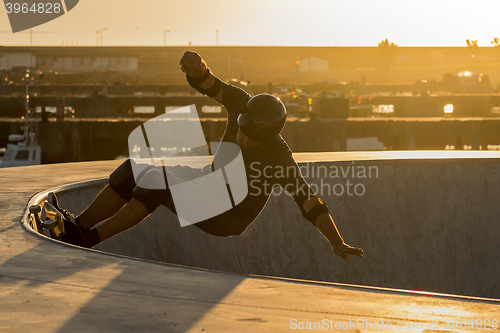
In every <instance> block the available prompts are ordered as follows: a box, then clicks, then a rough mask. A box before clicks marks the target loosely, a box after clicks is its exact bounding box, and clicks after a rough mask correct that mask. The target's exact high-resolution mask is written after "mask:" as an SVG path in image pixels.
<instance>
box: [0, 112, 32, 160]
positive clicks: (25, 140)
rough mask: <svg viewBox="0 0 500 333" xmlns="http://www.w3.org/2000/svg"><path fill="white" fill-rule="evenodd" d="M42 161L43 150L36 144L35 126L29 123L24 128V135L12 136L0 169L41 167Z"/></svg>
mask: <svg viewBox="0 0 500 333" xmlns="http://www.w3.org/2000/svg"><path fill="white" fill-rule="evenodd" d="M41 161H42V148H41V147H40V146H39V145H38V144H37V142H36V136H35V131H34V128H33V125H32V124H30V123H29V122H28V117H26V125H25V126H24V134H10V135H9V143H8V144H7V149H6V151H5V155H4V156H3V158H2V161H1V162H0V168H8V167H16V166H27V165H39V164H41Z"/></svg>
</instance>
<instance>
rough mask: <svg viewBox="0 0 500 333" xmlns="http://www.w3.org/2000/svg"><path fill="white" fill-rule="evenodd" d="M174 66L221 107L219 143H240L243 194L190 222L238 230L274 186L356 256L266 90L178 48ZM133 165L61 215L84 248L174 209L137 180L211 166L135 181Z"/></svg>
mask: <svg viewBox="0 0 500 333" xmlns="http://www.w3.org/2000/svg"><path fill="white" fill-rule="evenodd" d="M180 66H181V70H182V72H184V73H186V79H187V81H188V83H189V84H190V85H191V86H192V87H193V88H194V89H196V90H197V91H199V92H200V93H202V94H204V95H207V96H209V97H211V98H212V99H213V100H215V101H216V102H218V103H220V104H222V105H224V107H225V108H226V110H227V113H228V120H227V126H226V130H225V133H224V136H223V138H222V141H223V142H229V143H236V144H237V145H238V146H239V147H240V149H241V154H242V156H243V160H244V165H245V170H246V175H247V183H248V184H249V192H248V195H247V196H246V197H245V198H244V199H243V200H242V201H241V202H240V203H238V204H237V205H235V206H234V207H233V208H232V209H229V210H228V211H226V212H224V213H222V214H219V215H217V216H215V217H212V218H209V219H206V220H204V221H202V222H199V223H196V224H194V226H196V227H198V228H200V229H202V230H203V231H205V232H207V233H209V234H212V235H215V236H232V235H241V234H242V233H243V232H244V231H245V230H246V229H247V228H248V226H249V225H250V224H251V223H252V222H253V221H254V220H255V219H256V217H257V216H258V215H259V213H260V212H261V210H262V209H263V208H264V206H265V204H266V202H267V200H268V198H269V196H270V194H271V191H270V189H271V188H272V187H273V186H281V187H282V188H283V189H285V190H286V191H287V192H288V193H290V194H291V196H292V197H293V199H294V200H295V202H296V203H297V205H298V207H299V208H300V210H301V212H302V215H303V217H304V218H305V220H308V221H309V222H311V223H312V224H313V225H314V226H315V227H316V228H317V229H318V230H319V231H320V232H321V233H322V234H323V235H324V236H325V237H326V238H327V239H328V241H329V242H330V244H331V246H332V249H333V251H334V253H335V254H336V255H338V256H340V257H342V258H343V259H345V260H349V257H348V255H356V256H358V257H361V258H363V250H362V249H360V248H355V247H351V246H349V245H347V244H346V243H345V242H344V241H343V239H342V237H341V236H340V233H339V232H338V230H337V227H336V226H335V223H334V221H333V219H332V217H331V215H330V214H329V210H328V207H327V205H326V204H325V203H323V202H322V201H321V199H320V198H319V197H318V196H317V195H316V194H315V193H314V191H313V190H312V189H311V188H310V187H309V185H308V184H307V183H306V182H305V180H304V179H303V177H302V175H301V173H300V170H299V167H298V166H297V164H296V162H295V160H294V159H293V156H292V152H291V151H290V148H289V147H288V145H287V144H286V142H285V141H284V140H283V138H282V137H281V135H280V132H281V130H282V128H283V127H284V125H285V122H286V109H285V106H284V105H283V103H282V102H281V101H280V100H279V98H277V97H275V96H273V95H269V94H259V95H256V96H253V97H252V96H250V95H249V94H248V93H246V92H245V91H244V90H242V89H240V88H237V87H234V86H232V85H229V84H226V83H224V82H222V81H221V80H220V79H219V78H217V77H216V76H214V75H213V74H212V72H211V71H210V69H209V67H208V65H207V63H206V62H205V61H204V60H203V59H202V58H201V56H200V55H199V54H197V53H195V52H190V51H187V52H185V54H184V55H183V57H182V58H181V60H180ZM224 157H225V156H224V151H223V150H222V149H219V150H218V151H217V153H216V154H215V156H214V163H213V164H215V162H216V161H217V160H224ZM135 166H136V164H135V162H134V161H133V160H130V159H129V160H127V161H125V162H124V163H123V164H122V165H120V166H119V167H118V168H117V169H116V170H115V171H114V172H113V173H112V174H111V175H110V177H109V184H108V185H106V187H105V188H104V189H103V190H102V191H101V193H99V195H98V196H97V197H96V198H95V199H94V201H93V202H92V203H91V205H90V206H89V207H88V208H87V209H86V210H85V211H84V212H83V213H82V214H80V215H79V216H77V217H72V216H71V214H69V213H68V212H66V211H65V212H64V214H66V216H67V218H68V219H72V220H73V221H74V222H75V223H76V224H77V225H78V226H79V228H80V231H81V233H82V237H83V239H84V246H86V247H89V248H90V247H93V246H95V245H97V244H99V243H100V242H102V241H104V240H106V239H108V238H110V237H112V236H114V235H116V234H118V233H121V232H123V231H125V230H127V229H129V228H132V227H133V226H135V225H137V224H138V223H140V222H141V221H142V220H144V219H145V218H146V217H147V216H148V215H149V214H151V213H152V212H153V211H154V210H155V209H156V208H157V207H158V206H159V205H164V206H166V207H168V208H169V209H170V210H172V211H173V212H174V213H175V206H174V204H173V200H172V196H171V193H170V191H169V189H168V188H167V189H165V190H151V189H147V186H144V184H146V183H149V184H150V183H154V182H157V181H162V179H164V178H163V175H164V173H168V174H169V175H171V176H173V177H174V178H176V179H177V178H178V179H195V178H197V177H201V176H203V175H206V174H208V173H210V172H211V171H212V167H211V166H210V165H209V166H206V167H205V168H203V169H192V168H189V167H180V166H176V167H155V166H149V167H145V168H144V171H143V172H141V174H140V175H139V176H137V179H135V178H134V174H133V171H132V169H133V168H134V167H135ZM162 169H164V170H162ZM280 171H281V173H280ZM169 183H170V180H169ZM141 184H142V185H143V186H142V187H141ZM49 202H50V203H52V204H53V205H54V206H56V207H58V208H59V206H58V203H57V199H56V198H55V196H54V195H52V194H51V195H50V196H49ZM193 208H194V209H196V207H193ZM59 209H60V208H59Z"/></svg>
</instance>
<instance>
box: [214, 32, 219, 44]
mask: <svg viewBox="0 0 500 333" xmlns="http://www.w3.org/2000/svg"><path fill="white" fill-rule="evenodd" d="M215 46H219V29H217V30H215Z"/></svg>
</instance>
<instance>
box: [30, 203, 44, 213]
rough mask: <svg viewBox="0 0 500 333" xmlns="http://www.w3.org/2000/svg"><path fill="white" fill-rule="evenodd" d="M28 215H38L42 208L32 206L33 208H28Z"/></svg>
mask: <svg viewBox="0 0 500 333" xmlns="http://www.w3.org/2000/svg"><path fill="white" fill-rule="evenodd" d="M29 209H30V213H31V214H33V215H34V214H38V213H40V212H41V211H42V208H41V207H40V205H33V206H30V208H29Z"/></svg>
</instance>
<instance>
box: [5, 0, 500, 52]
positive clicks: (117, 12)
mask: <svg viewBox="0 0 500 333" xmlns="http://www.w3.org/2000/svg"><path fill="white" fill-rule="evenodd" d="M5 1H6V2H8V1H12V2H14V1H22V0H5ZM0 8H2V10H1V11H0V45H29V44H30V34H29V30H28V31H24V32H18V33H16V34H13V33H12V30H11V28H10V24H9V20H8V17H7V13H6V11H5V10H4V8H3V6H1V5H0ZM498 9H500V1H498V0H476V1H474V2H473V1H471V0H467V1H463V0H453V1H442V0H433V1H430V0H419V1H411V2H409V1H402V0H380V1H374V0H349V1H345V0H344V1H335V0H309V1H298V0H252V1H243V0H211V1H200V0H175V1H171V0H80V2H79V4H78V5H77V6H76V7H75V8H74V9H73V10H71V11H70V12H68V13H67V14H65V15H64V16H62V17H59V18H57V19H55V20H53V21H51V22H48V23H45V24H43V25H41V26H38V27H35V28H33V45H35V46H37V45H56V46H60V45H63V43H64V45H75V46H76V45H77V44H78V45H79V46H95V45H96V44H97V42H98V40H97V33H96V32H97V30H100V29H102V28H106V29H107V30H106V31H104V33H103V36H102V37H103V45H105V46H118V45H131V46H146V45H148V46H162V45H163V44H164V31H165V30H169V31H170V32H168V33H166V38H167V45H175V46H182V45H186V46H187V45H188V44H189V43H192V45H216V40H217V32H216V30H219V32H218V41H219V45H248V46H251V45H262V46H273V45H276V46H377V44H378V43H379V42H380V41H382V40H384V39H386V38H388V39H389V41H390V42H393V43H396V44H397V45H398V46H466V42H465V40H466V39H471V40H477V41H478V45H479V46H491V41H492V40H493V38H495V37H497V38H500V23H499V22H500V20H499V19H498V15H499V14H498Z"/></svg>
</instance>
